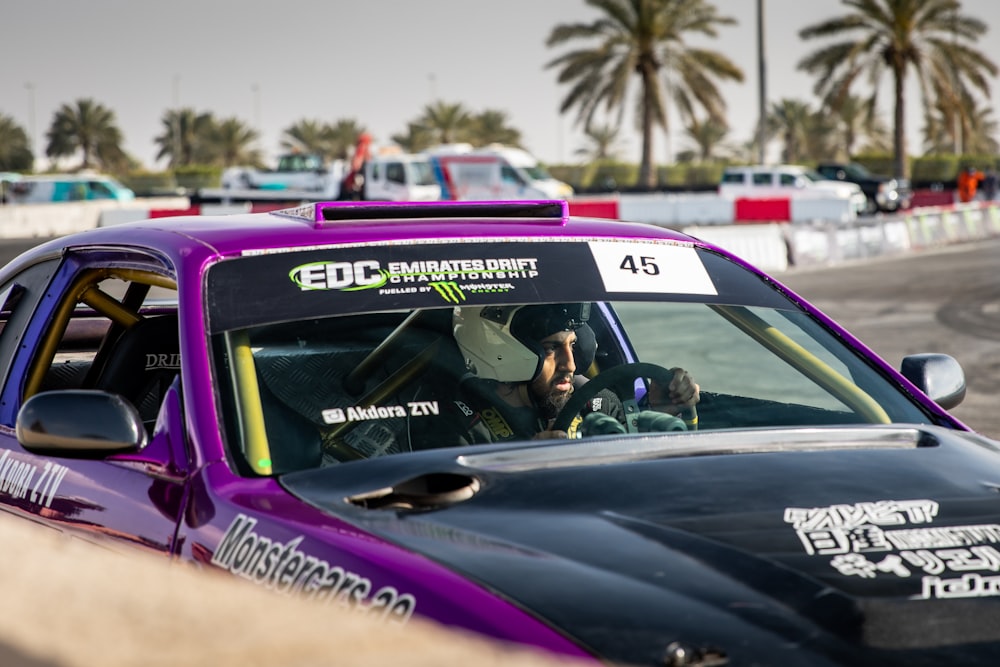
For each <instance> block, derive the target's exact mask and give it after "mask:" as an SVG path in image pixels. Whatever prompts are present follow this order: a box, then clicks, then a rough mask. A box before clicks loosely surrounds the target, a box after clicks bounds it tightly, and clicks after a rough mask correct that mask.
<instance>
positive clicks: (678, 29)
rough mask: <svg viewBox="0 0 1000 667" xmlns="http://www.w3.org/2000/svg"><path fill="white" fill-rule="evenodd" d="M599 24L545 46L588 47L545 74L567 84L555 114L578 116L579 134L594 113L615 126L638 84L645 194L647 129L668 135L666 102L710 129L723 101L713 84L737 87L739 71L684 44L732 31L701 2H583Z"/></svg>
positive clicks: (553, 36) (556, 33) (558, 31)
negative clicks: (696, 115)
mask: <svg viewBox="0 0 1000 667" xmlns="http://www.w3.org/2000/svg"><path fill="white" fill-rule="evenodd" d="M586 2H587V4H588V5H590V6H591V7H593V8H594V9H597V10H598V11H599V12H600V13H601V14H602V16H601V17H600V18H598V19H596V20H594V21H593V22H592V23H573V24H564V25H558V26H556V27H555V28H553V30H552V32H551V33H550V34H549V37H548V40H547V42H546V43H547V45H548V46H550V47H552V46H558V45H561V44H565V43H567V42H571V41H573V42H580V41H586V42H592V43H593V44H592V45H591V46H589V47H581V48H579V49H576V50H572V51H569V52H567V53H565V54H563V55H561V56H559V57H558V58H556V59H554V60H552V61H551V62H549V63H548V64H547V65H546V67H558V68H559V83H564V84H571V86H570V90H569V93H567V95H566V97H564V98H563V101H562V104H561V106H560V112H562V113H565V112H567V111H568V110H570V109H572V108H574V107H576V108H577V122H578V123H580V124H582V125H583V126H584V128H586V127H587V126H589V125H590V124H591V122H592V121H593V118H594V115H595V114H596V113H597V111H598V110H599V108H600V107H603V109H604V110H605V111H609V112H610V111H617V113H618V119H619V124H621V118H622V117H623V114H624V112H625V108H626V106H627V105H628V98H629V92H630V86H629V83H630V81H631V80H632V76H633V75H635V76H636V77H638V79H639V88H638V91H637V93H636V99H635V107H636V111H637V113H638V115H639V118H640V122H639V127H640V128H641V134H642V160H641V165H640V169H639V180H640V183H641V184H642V185H644V186H646V187H649V188H652V187H653V186H654V185H655V179H656V174H655V172H654V170H653V129H654V127H660V128H662V129H663V130H664V131H669V129H670V125H669V122H668V114H667V100H668V99H669V98H672V100H673V102H674V104H675V105H676V106H677V108H678V109H679V110H680V112H681V115H682V117H684V118H689V117H690V115H691V114H692V113H693V109H694V108H695V107H696V106H698V107H701V108H702V109H704V110H705V112H706V113H707V114H708V116H709V117H711V118H712V119H713V120H715V121H717V122H724V116H725V101H724V100H723V98H722V94H721V93H720V92H719V89H718V88H717V86H716V85H715V80H726V79H728V80H732V81H742V80H743V72H742V70H741V69H740V68H739V67H738V66H737V65H736V64H735V63H733V62H732V61H731V60H729V59H728V58H727V57H725V56H724V55H722V54H721V53H719V52H717V51H713V50H709V49H701V48H695V47H692V46H689V45H688V44H686V43H685V37H686V36H687V35H689V34H700V35H705V36H708V37H717V36H718V33H717V30H716V29H717V28H718V27H719V26H725V25H734V24H735V23H736V21H735V19H733V18H731V17H728V16H721V15H720V14H718V13H717V10H716V8H715V6H713V5H712V4H711V3H709V2H707V1H706V0H586Z"/></svg>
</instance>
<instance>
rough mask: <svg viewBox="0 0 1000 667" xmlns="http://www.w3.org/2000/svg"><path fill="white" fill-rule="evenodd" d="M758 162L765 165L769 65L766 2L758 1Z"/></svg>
mask: <svg viewBox="0 0 1000 667" xmlns="http://www.w3.org/2000/svg"><path fill="white" fill-rule="evenodd" d="M757 80H758V82H759V84H758V85H759V88H758V93H757V96H758V105H757V106H758V108H757V114H758V118H757V161H758V162H759V163H760V164H764V157H765V152H766V151H765V146H764V143H765V135H766V134H767V132H766V131H765V125H766V122H767V63H766V60H765V58H764V0H757Z"/></svg>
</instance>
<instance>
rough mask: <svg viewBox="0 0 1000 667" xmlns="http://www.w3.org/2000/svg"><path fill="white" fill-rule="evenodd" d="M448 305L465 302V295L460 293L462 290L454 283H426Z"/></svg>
mask: <svg viewBox="0 0 1000 667" xmlns="http://www.w3.org/2000/svg"><path fill="white" fill-rule="evenodd" d="M427 284H428V285H430V286H431V287H433V288H434V290H435V291H436V292H437V293H438V294H439V295H440V296H441V298H442V299H444V300H445V301H446V302H448V303H458V302H459V301H465V294H464V293H463V292H462V288H461V287H459V286H458V283H456V282H446V281H443V280H442V281H438V282H433V283H427Z"/></svg>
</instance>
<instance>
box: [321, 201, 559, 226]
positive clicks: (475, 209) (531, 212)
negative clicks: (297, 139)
mask: <svg viewBox="0 0 1000 667" xmlns="http://www.w3.org/2000/svg"><path fill="white" fill-rule="evenodd" d="M568 217H569V206H568V205H567V204H566V202H565V201H562V200H551V201H505V202H487V201H457V202H451V201H447V202H378V203H371V202H362V203H359V202H321V203H318V204H316V218H315V220H316V222H321V221H326V222H356V221H359V220H412V219H414V218H420V219H433V220H447V219H460V220H463V221H467V222H468V221H470V219H473V218H482V219H490V220H497V219H504V220H512V221H513V220H519V221H523V222H531V223H534V224H538V223H541V224H550V225H563V224H565V223H566V220H567V219H568Z"/></svg>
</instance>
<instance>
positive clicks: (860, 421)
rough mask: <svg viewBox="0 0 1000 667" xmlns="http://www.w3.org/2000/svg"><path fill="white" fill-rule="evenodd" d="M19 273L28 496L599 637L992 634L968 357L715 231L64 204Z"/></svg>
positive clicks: (802, 660)
mask: <svg viewBox="0 0 1000 667" xmlns="http://www.w3.org/2000/svg"><path fill="white" fill-rule="evenodd" d="M0 290H2V294H0V304H2V319H3V328H2V332H0V381H2V389H0V391H2V397H0V450H2V451H0V506H2V508H3V509H4V510H5V511H6V512H8V513H10V514H14V515H18V516H22V517H25V518H28V519H31V520H32V521H35V522H38V523H41V524H44V525H47V526H49V527H52V528H55V529H58V530H63V531H67V532H71V533H73V534H74V535H76V536H82V537H84V538H85V539H90V540H93V541H95V542H99V543H101V544H105V545H107V544H115V543H117V544H122V545H125V544H129V545H134V546H136V547H139V548H142V549H145V550H146V551H151V552H158V553H162V554H163V555H164V556H168V557H172V558H177V559H181V560H184V561H191V562H195V563H198V564H201V565H202V566H203V567H205V568H218V569H221V570H225V571H229V572H231V573H232V574H234V575H236V576H238V577H242V578H244V579H247V580H248V581H249V582H252V583H255V584H258V585H261V586H266V587H268V588H271V589H275V590H277V591H281V592H287V593H288V594H290V595H301V596H305V597H308V598H316V599H321V600H325V601H328V602H329V603H331V604H333V605H343V606H349V607H351V608H354V609H356V610H357V611H358V612H359V613H365V614H368V615H370V616H373V617H379V618H382V619H384V620H385V622H386V623H390V624H392V623H403V622H405V621H407V619H409V618H411V617H412V616H415V615H419V616H422V617H425V618H429V619H433V620H436V621H439V622H441V623H443V624H447V625H452V626H459V627H462V628H465V629H468V630H472V631H475V632H478V633H482V634H485V635H488V636H491V637H494V638H497V639H500V640H504V641H511V642H518V643H523V644H527V645H533V646H537V647H541V648H543V649H546V650H549V651H552V652H554V653H557V654H563V655H569V656H576V657H584V658H593V659H594V660H595V662H603V663H625V664H635V665H705V666H707V665H751V664H752V665H783V666H791V665H808V666H810V667H816V666H820V665H851V666H859V665H872V666H875V665H878V666H884V665H906V666H908V667H912V666H914V665H942V664H961V665H965V666H969V665H990V666H991V667H993V666H994V665H996V664H997V661H998V660H1000V613H998V612H1000V495H998V493H997V491H998V490H1000V449H998V447H1000V444H998V443H996V442H993V441H990V440H987V439H986V438H983V437H981V436H979V435H977V434H975V433H972V432H971V431H970V430H969V429H968V428H967V427H966V426H964V425H963V424H962V423H960V422H959V421H957V420H956V419H955V418H954V417H952V416H951V415H950V414H949V413H948V412H947V411H946V410H947V408H950V407H953V406H954V405H956V404H958V402H959V401H961V399H962V397H963V396H964V392H965V381H964V377H963V374H962V371H961V369H960V368H959V367H958V364H957V363H956V362H955V361H954V360H953V359H951V358H950V357H945V356H942V355H933V354H927V355H916V356H911V357H908V358H907V359H905V360H904V362H903V365H902V370H901V371H900V372H897V371H896V370H894V369H893V368H891V367H889V366H888V365H887V364H886V363H885V362H884V361H882V360H881V359H879V358H878V357H876V356H875V355H874V354H873V353H872V352H871V351H870V350H869V349H867V348H866V347H865V346H864V345H862V344H861V343H860V342H859V341H858V340H856V339H855V338H854V337H852V336H851V335H850V334H848V333H847V332H845V331H843V330H842V329H840V328H839V327H838V326H837V325H836V324H834V323H833V322H831V321H830V320H829V319H828V318H827V317H825V316H824V315H823V314H821V313H819V312H817V311H816V310H815V309H814V308H813V307H811V306H810V305H809V304H807V303H806V302H804V301H803V300H802V299H801V298H799V297H798V296H796V295H795V294H793V293H791V292H790V291H789V290H787V289H786V288H784V287H783V286H782V285H780V284H779V283H778V282H777V281H775V280H774V279H772V278H770V277H768V276H766V275H764V274H762V273H761V272H759V271H757V270H756V269H754V268H753V267H750V266H748V265H747V264H746V263H744V262H742V261H740V260H739V259H737V258H735V257H732V256H731V255H729V254H728V253H726V252H725V251H723V250H721V249H719V248H717V247H713V246H711V245H709V244H707V243H703V242H701V241H699V240H697V239H693V238H690V237H687V236H684V235H682V234H679V233H676V232H673V231H670V230H667V229H661V228H657V227H651V226H645V225H634V224H629V223H624V222H617V221H615V222H612V221H601V220H592V219H570V218H569V217H568V214H567V207H566V204H565V203H564V202H560V201H543V202H504V203H489V202H476V203H473V202H456V203H427V204H408V203H399V204H355V203H317V204H313V205H308V206H303V207H301V208H296V209H291V210H285V211H280V212H275V213H265V214H254V215H244V216H225V217H188V218H175V219H158V220H151V221H146V222H139V223H131V224H127V225H120V226H115V227H108V228H101V229H96V230H92V231H88V232H84V233H81V234H76V235H72V236H67V237H65V238H62V239H58V240H55V241H51V242H49V243H47V244H45V245H43V246H40V247H38V248H36V249H34V250H32V251H29V252H28V253H26V254H24V255H22V256H21V257H20V258H18V259H17V260H15V261H14V262H13V263H11V264H10V265H9V266H7V267H6V268H5V269H4V270H3V272H2V275H0ZM521 313H534V314H535V316H536V317H535V318H534V319H531V318H527V317H526V316H525V317H522V316H521ZM539 322H540V323H539ZM552 330H557V331H560V332H572V333H573V348H572V355H571V357H567V359H568V360H566V361H565V363H564V365H565V366H567V367H568V368H569V369H570V370H571V371H572V375H575V376H576V377H574V378H573V380H572V381H573V386H574V389H573V390H572V393H571V394H570V393H569V392H568V391H567V392H566V393H567V396H568V398H567V400H565V401H563V402H562V403H559V404H556V405H554V406H548V408H547V409H548V412H543V411H542V410H541V407H539V412H538V414H544V415H546V416H545V419H544V420H543V421H545V422H546V423H544V424H540V425H539V424H536V426H537V427H538V428H536V429H534V430H532V428H531V427H530V426H531V425H530V424H529V425H527V426H526V425H525V420H524V419H523V416H524V414H523V413H524V410H523V409H521V411H520V412H519V413H518V414H513V412H512V410H511V409H510V404H508V403H505V401H504V399H503V397H504V396H505V393H504V392H505V391H514V390H517V389H518V387H521V386H523V385H524V383H526V382H531V381H532V380H533V379H534V378H535V377H537V375H538V373H539V372H540V370H539V369H540V368H542V366H543V365H544V364H545V363H547V362H546V358H547V356H546V355H550V354H553V353H554V352H553V351H552V349H550V347H546V345H548V344H547V343H546V344H539V343H538V341H539V340H540V339H544V337H545V336H547V335H548V333H550V332H551V331H552ZM569 359H571V360H569ZM677 368H683V369H684V370H685V371H687V373H688V374H689V376H690V377H691V378H693V379H694V380H695V381H696V382H697V383H698V385H699V386H700V400H699V401H698V402H697V404H696V405H695V406H694V408H693V409H689V410H685V411H683V412H680V414H679V415H678V414H672V413H671V412H670V411H664V410H662V409H661V407H660V406H658V405H657V400H654V398H655V397H654V394H655V393H656V390H655V387H657V386H659V387H660V388H661V393H662V388H663V387H666V386H668V385H669V383H670V382H671V381H672V380H673V379H674V378H675V377H676V375H675V373H676V371H675V370H674V369H677ZM564 384H565V383H564ZM611 404H614V407H615V410H607V409H604V408H605V407H607V406H608V405H611ZM602 406H603V407H602ZM528 421H530V420H528ZM553 430H554V431H561V432H563V433H565V434H568V435H569V437H568V438H542V439H536V438H534V437H533V434H534V433H535V432H536V431H553Z"/></svg>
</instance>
